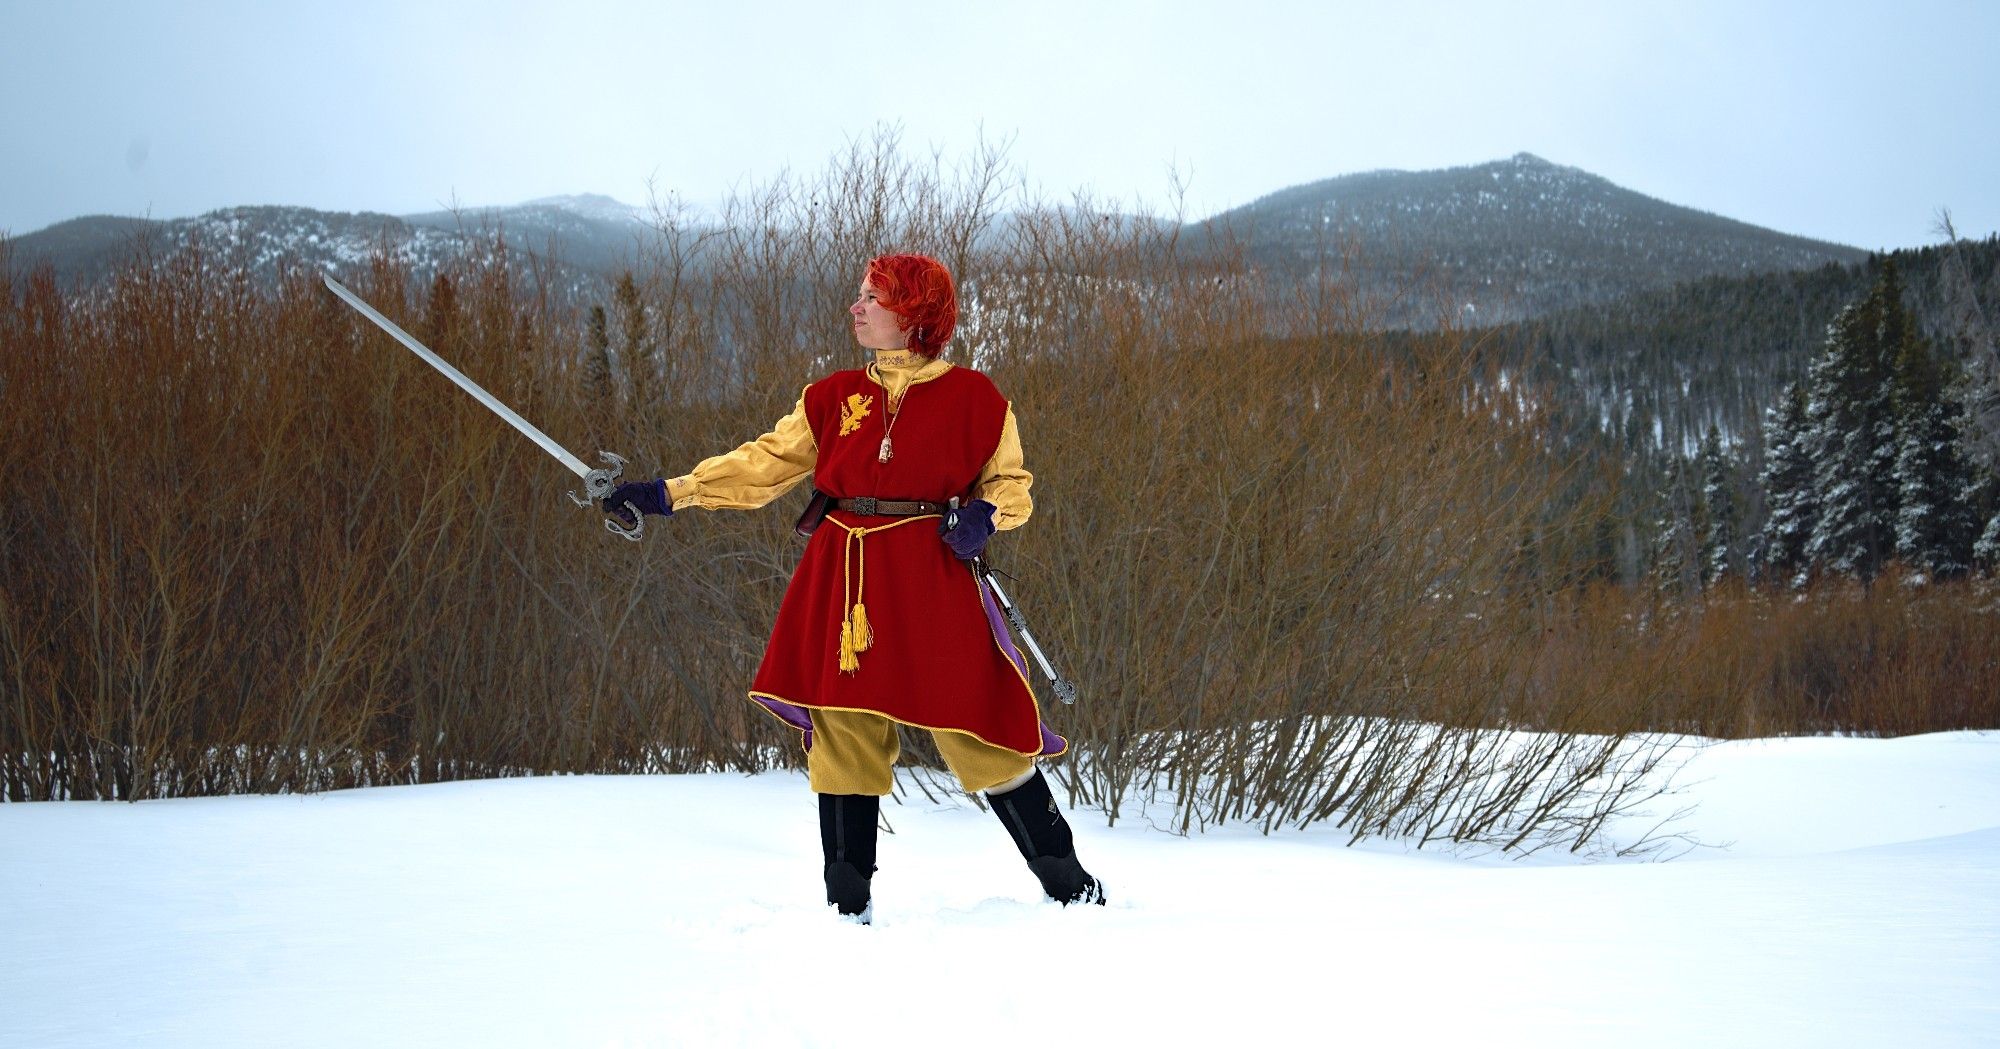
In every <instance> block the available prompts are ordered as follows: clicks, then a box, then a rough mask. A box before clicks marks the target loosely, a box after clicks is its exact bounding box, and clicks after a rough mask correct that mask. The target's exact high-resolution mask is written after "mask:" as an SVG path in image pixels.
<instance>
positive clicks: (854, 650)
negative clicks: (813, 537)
mask: <svg viewBox="0 0 2000 1049" xmlns="http://www.w3.org/2000/svg"><path fill="white" fill-rule="evenodd" d="M939 516H941V515H939V514H922V515H920V516H916V517H905V518H903V519H902V520H900V521H893V522H890V523H889V524H885V525H876V526H875V527H873V528H858V527H855V526H853V525H849V524H844V523H842V522H841V521H839V520H837V519H835V518H832V517H829V518H827V519H826V520H827V522H828V523H829V524H835V525H839V526H840V528H841V530H842V531H844V532H846V533H847V537H846V538H845V539H843V540H841V544H840V607H841V609H842V611H841V617H840V672H841V673H843V674H852V673H854V672H855V671H857V670H860V669H861V653H863V652H866V651H868V649H869V647H870V646H872V645H873V644H874V643H875V632H874V631H873V630H872V629H870V628H869V626H868V606H867V605H864V604H862V603H861V599H862V595H863V593H864V592H865V591H866V589H867V587H868V545H867V542H866V540H867V538H868V537H869V536H870V535H873V534H874V533H876V532H886V531H888V530H889V529H891V528H901V527H903V526H904V525H906V524H909V523H910V522H912V521H930V520H936V519H937V518H938V517H939ZM857 553H858V556H855V555H856V554H857ZM850 561H851V562H852V563H853V565H854V568H853V570H852V571H850V570H849V568H848V565H849V563H850Z"/></svg>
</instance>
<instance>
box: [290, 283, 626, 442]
mask: <svg viewBox="0 0 2000 1049" xmlns="http://www.w3.org/2000/svg"><path fill="white" fill-rule="evenodd" d="M320 279H322V280H324V281H326V286H327V289H328V290H330V291H332V292H333V293H334V294H335V295H338V296H340V297H341V298H342V299H343V300H345V301H346V302H347V304H348V305H349V306H352V307H354V308H355V310H357V311H358V312H360V314H361V315H362V316H363V317H366V318H368V319H369V320H371V321H374V322H375V326H376V327H378V328H381V329H382V330H383V331H386V332H388V333H389V334H390V335H393V336H395V337H396V341H397V342H400V343H402V344H403V345H404V346H407V347H409V349H410V352H411V353H414V354H416V355H417V356H419V357H422V358H423V359H424V361H425V363H427V364H429V365H430V366H431V367H433V368H436V369H437V370H438V371H440V372H443V373H444V377H445V378H447V379H450V380H451V381H452V382H455V383H457V384H458V388H459V389H461V390H464V391H465V392H466V393H469V394H471V395H472V396H474V397H475V398H478V400H479V403H481V404H483V405H485V406H486V407H488V408H490V409H492V410H493V414H495V415H498V416H499V417H500V418H502V419H505V420H507V424H508V425H510V426H512V427H513V428H514V429H516V430H519V431H521V433H522V435H523V436H525V437H527V438H528V439H529V440H531V441H533V442H535V443H536V444H538V445H541V446H542V451H545V452H547V453H549V454H550V455H552V456H555V457H556V460H557V461H558V462H560V463H562V464H563V465H564V466H567V467H569V468H570V470H571V471H572V472H574V473H575V474H576V475H577V476H578V477H581V478H583V479H585V480H589V479H590V467H588V466H585V465H583V460H581V459H578V458H577V457H576V456H574V455H571V454H570V453H569V449H567V448H564V447H563V446H562V445H560V444H557V443H556V442H555V440H554V439H553V438H551V437H550V436H549V435H548V434H545V433H543V432H542V431H541V430H539V429H537V428H536V427H535V424H534V423H531V422H529V421H528V420H526V419H523V418H521V417H520V416H519V415H517V414H515V412H514V409H512V408H509V407H507V406H506V405H504V404H502V403H500V399H499V398H498V397H495V396H493V395H492V394H490V393H487V392H486V388H485V387H483V386H481V385H479V384H478V383H476V382H473V381H472V380H471V379H468V378H466V377H465V373H464V372H461V371H459V370H458V369H457V368H454V367H452V366H451V362H449V361H447V360H445V359H444V358H443V357H440V356H438V355H437V354H435V353H432V352H431V350H430V347H428V346H425V345H424V344H423V343H421V342H418V341H417V340H416V338H415V337H413V336H412V335H411V334H410V333H409V332H406V331H404V330H403V329H402V328H400V327H397V326H396V322H395V321H392V320H390V319H389V318H387V317H384V316H382V315H381V314H380V313H377V312H376V311H375V307H373V306H370V305H368V303H366V302H364V301H362V299H361V296H359V295H356V294H354V293H353V292H351V291H348V290H347V286H346V285H344V284H342V283H340V282H339V281H337V280H334V279H333V278H332V277H331V276H329V275H327V274H324V273H322V274H320Z"/></svg>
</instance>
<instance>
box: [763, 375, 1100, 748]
mask: <svg viewBox="0 0 2000 1049" xmlns="http://www.w3.org/2000/svg"><path fill="white" fill-rule="evenodd" d="M805 405H806V416H807V419H808V421H809V423H810V424H811V427H812V433H813V438H814V442H815V444H816V446H817V449H818V462H817V464H816V466H815V469H814V473H813V483H814V486H815V487H817V488H818V489H819V490H820V491H822V492H825V493H826V494H827V495H829V496H831V497H833V498H836V499H849V498H858V497H863V496H873V497H875V498H877V499H885V500H918V499H922V500H929V501H932V502H938V503H943V502H945V501H946V500H948V499H951V498H952V497H954V496H955V497H957V498H958V499H959V500H960V501H961V502H963V501H965V500H967V499H969V498H970V497H971V495H972V494H973V493H972V489H973V486H974V485H975V484H976V483H977V481H978V480H979V474H980V471H981V469H982V468H984V466H985V465H986V463H987V461H988V460H989V459H991V458H992V457H993V453H994V450H995V449H996V448H997V447H998V446H999V443H1000V432H1001V428H1002V426H1003V425H1004V424H1005V422H1006V418H1007V400H1006V398H1004V397H1002V396H1001V395H1000V391H999V390H998V389H996V388H995V387H994V385H993V381H992V380H991V379H988V378H987V377H986V376H984V375H982V374H980V373H978V372H975V371H972V370H970V369H966V368H952V369H951V370H949V371H947V372H945V373H944V374H942V375H940V376H938V377H937V378H935V379H931V380H929V381H927V382H922V383H912V384H911V385H910V386H909V387H908V388H907V389H906V390H905V391H904V394H903V401H902V404H901V406H900V410H899V412H898V418H897V419H896V425H895V430H894V455H893V456H892V458H891V459H890V460H889V461H888V462H886V463H884V462H880V461H878V453H879V451H880V449H881V446H882V437H883V434H884V432H885V430H886V428H887V426H888V423H889V412H888V393H887V391H885V390H884V389H883V388H882V387H881V386H880V385H878V384H877V383H876V382H875V381H874V380H873V379H870V378H869V377H868V373H867V372H865V371H861V370H854V371H842V372H836V373H834V374H832V375H830V376H827V377H826V378H825V379H822V380H820V381H819V382H816V383H814V384H812V386H810V387H808V388H807V390H806V394H805ZM938 525H939V520H938V518H937V517H935V516H925V517H885V516H869V517H864V516H862V515H860V514H854V513H849V512H847V511H844V510H831V511H828V513H827V515H826V520H825V521H823V522H822V523H821V524H820V526H819V529H818V530H817V531H815V532H814V533H813V536H812V539H811V540H810V541H809V542H808V543H807V544H806V550H805V555H804V557H803V558H802V559H801V560H800V562H799V566H798V569H797V570H796V571H794V572H793V573H792V581H791V585H790V586H788V587H787V588H786V590H785V599H784V602H783V604H781V605H780V606H779V608H778V619H777V623H776V624H775V625H774V626H773V627H772V630H771V642H770V644H769V646H767V647H766V648H765V650H764V662H763V664H762V665H761V666H759V667H758V668H757V676H756V679H755V680H754V682H753V683H752V685H751V688H750V698H751V699H753V700H755V701H756V702H758V703H760V704H761V705H763V706H764V707H765V709H767V710H769V711H770V712H771V713H773V714H776V715H777V716H779V717H780V718H782V719H784V720H785V721H787V722H788V723H790V724H792V725H793V726H794V727H797V728H800V729H802V730H803V731H805V733H806V740H805V743H806V746H807V747H808V748H810V747H811V746H812V737H811V728H810V725H811V722H810V719H809V717H808V716H807V715H806V714H805V709H807V708H817V709H832V710H867V711H873V712H874V713H877V714H881V715H882V716H884V717H887V718H889V719H891V720H893V721H898V722H901V723H903V724H906V725H914V726H917V727H920V728H927V729H932V730H949V731H958V732H965V733H969V734H971V735H972V736H974V737H976V738H978V739H980V740H983V741H984V742H987V743H990V744H993V745H995V746H999V747H1004V748H1006V749H1008V750H1012V751H1016V752H1019V753H1022V754H1030V755H1043V754H1055V753H1060V752H1061V751H1062V750H1063V748H1064V744H1063V741H1062V739H1061V737H1058V736H1056V735H1055V734H1054V733H1052V732H1049V731H1047V730H1046V729H1044V728H1043V727H1042V725H1041V712H1040V708H1039V707H1038V706H1037V704H1036V702H1035V697H1034V693H1033V692H1032V691H1031V690H1030V688H1029V686H1028V680H1027V667H1026V664H1025V663H1024V662H1023V661H1022V660H1021V658H1020V654H1019V653H1018V652H1017V651H1015V650H1014V647H1013V643H1012V639H1011V638H1009V637H1008V636H1007V633H1006V630H1005V627H1004V626H1003V625H1002V620H1001V619H1000V616H999V611H998V609H997V607H995V606H994V603H993V601H992V597H991V595H990V594H988V593H987V592H986V589H985V587H983V586H982V585H981V584H980V583H979V581H978V579H977V578H976V577H975V576H974V575H973V574H972V572H971V570H970V569H969V568H968V567H967V565H966V564H965V562H963V561H960V560H958V559H957V558H956V557H954V556H952V553H951V550H950V548H949V547H947V546H945V544H944V543H943V542H942V541H941V540H940V539H939V537H938ZM857 607H859V608H860V609H861V610H862V611H861V614H860V616H857V615H856V612H855V610H856V608H857ZM863 621H865V628H863V629H861V630H860V631H859V634H860V635H863V636H861V637H859V638H856V636H855V628H856V627H859V626H862V624H863ZM843 627H846V628H847V630H848V631H849V641H850V642H851V643H850V644H849V646H848V648H847V649H846V650H843V639H842V629H843ZM849 653H851V655H850V654H849ZM843 664H845V666H846V669H843Z"/></svg>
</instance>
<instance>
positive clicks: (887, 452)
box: [875, 387, 910, 463]
mask: <svg viewBox="0 0 2000 1049" xmlns="http://www.w3.org/2000/svg"><path fill="white" fill-rule="evenodd" d="M909 393H910V391H909V389H908V388H907V387H905V388H904V390H903V394H904V396H908V395H909ZM900 403H901V399H900V398H898V399H897V403H892V404H891V405H889V425H888V426H886V427H884V428H883V430H882V447H881V449H880V450H879V451H877V452H876V453H875V461H876V462H878V463H886V462H888V461H889V460H890V459H893V458H895V455H896V446H895V445H894V444H893V443H891V442H890V440H889V435H890V434H892V433H895V432H896V420H897V419H899V418H901V417H902V414H903V413H902V411H901V410H900V407H899V406H900Z"/></svg>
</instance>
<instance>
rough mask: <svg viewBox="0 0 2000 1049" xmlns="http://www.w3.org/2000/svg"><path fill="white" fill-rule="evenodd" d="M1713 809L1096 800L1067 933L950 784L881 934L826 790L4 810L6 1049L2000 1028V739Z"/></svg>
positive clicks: (1647, 1039)
mask: <svg viewBox="0 0 2000 1049" xmlns="http://www.w3.org/2000/svg"><path fill="white" fill-rule="evenodd" d="M1676 782H1677V783H1680V784H1682V789H1681V792H1680V793H1678V794H1676V795H1674V796H1672V797H1670V798H1668V799H1665V801H1666V804H1667V806H1668V807H1670V808H1675V809H1678V808H1684V807H1687V806H1692V810H1691V812H1689V814H1688V815H1686V816H1685V817H1684V818H1683V819H1681V820H1679V821H1678V822H1677V823H1675V824H1673V825H1671V826H1670V828H1669V829H1670V830H1673V831H1677V832H1679V833H1681V834H1684V835H1690V836H1692V837H1693V838H1696V839H1699V840H1700V841H1701V842H1702V843H1703V844H1702V845H1701V846H1700V847H1696V848H1692V849H1688V850H1681V851H1680V855H1679V856H1678V858H1675V859H1672V860H1670V861H1667V862H1652V863H1639V862H1623V861H1613V862H1580V861H1574V860H1570V859H1566V858H1564V857H1560V856H1551V855H1549V854H1547V853H1542V854H1537V855H1536V856H1535V857H1534V858H1532V859H1531V860H1528V861H1510V860H1507V859H1504V858H1500V857H1497V856H1492V855H1479V856H1471V855H1462V856H1453V855H1446V854H1438V853H1434V852H1431V851H1429V850H1426V851H1423V852H1415V851H1411V850H1408V849H1407V848H1405V847H1404V846H1403V845H1401V844H1399V843H1397V842H1393V841H1391V842H1368V843H1364V844H1363V845H1361V846H1357V847H1352V848H1349V847H1344V842H1345V840H1346V836H1345V835H1344V834H1343V833H1342V832H1340V831H1338V830H1336V829H1334V828H1331V827H1314V828H1312V829H1309V830H1306V831H1289V832H1283V833H1277V834H1273V835H1271V836H1268V837H1267V836H1261V835H1259V834H1257V833H1256V832H1255V831H1254V830H1253V829H1249V828H1241V827H1225V828H1222V829H1219V830H1212V831H1210V832H1208V833H1206V834H1200V835H1196V836H1193V837H1178V836H1175V835H1172V834H1169V833H1165V832H1163V831H1161V830H1158V829H1155V827H1154V826H1153V825H1152V821H1151V820H1149V819H1148V818H1146V817H1145V816H1144V815H1142V816H1141V817H1140V818H1137V819H1125V820H1121V821H1120V822H1119V823H1118V824H1117V825H1116V826H1115V827H1107V826H1105V825H1104V821H1103V819H1102V818H1101V817H1099V818H1095V819H1093V818H1092V817H1093V814H1092V813H1090V812H1074V813H1072V821H1073V823H1074V824H1075V826H1076V833H1077V837H1078V839H1079V842H1080V846H1081V854H1082V856H1083V858H1084V860H1085V862H1086V863H1087V864H1088V865H1089V867H1090V868H1091V869H1092V871H1093V872H1095V873H1097V874H1098V875H1099V876H1101V877H1103V878H1104V879H1105V881H1106V882H1107V884H1108V885H1109V887H1110V891H1111V894H1112V904H1111V906H1109V907H1105V908H1096V907H1076V908H1068V909H1065V908H1061V907H1058V906H1056V905H1054V904H1050V903H1046V902H1043V901H1040V900H1039V899H1038V896H1039V894H1038V892H1037V891H1036V890H1035V887H1034V883H1033V881H1032V879H1031V877H1030V876H1029V875H1028V873H1027V872H1026V870H1025V869H1024V868H1023V866H1022V864H1021V862H1020V860H1019V858H1018V856H1016V855H1015V854H1014V853H1013V851H1012V846H1011V845H1010V843H1009V842H1008V839H1007V837H1006V835H1005V834H1004V833H1003V832H1002V829H1001V828H1000V827H999V826H998V825H997V823H996V822H995V821H994V820H993V818H992V816H991V815H990V814H988V813H984V812H980V811H977V810H976V809H974V808H973V807H972V806H971V805H970V803H969V802H964V801H957V802H945V803H932V802H928V801H925V800H924V796H923V794H922V793H920V792H916V791H914V790H913V791H910V792H908V794H907V795H906V797H905V799H904V803H903V804H902V805H895V804H891V805H888V806H886V807H885V813H886V816H887V819H888V821H889V823H890V824H891V825H892V826H893V828H894V831H895V833H893V834H884V835H883V837H882V843H881V852H882V859H881V864H882V870H881V873H880V874H878V875H877V876H876V880H875V900H876V912H875V914H876V924H875V925H874V926H872V927H868V928H863V927H859V926H854V925H849V924H845V923H842V922H839V921H837V920H835V919H834V918H833V917H832V916H831V915H830V914H829V913H828V912H826V911H825V910H824V909H823V908H822V907H821V906H819V904H818V900H819V894H820V885H819V862H820V861H819V855H818V842H817V823H816V816H815V808H814V804H813V799H812V795H811V794H810V793H809V792H808V790H807V787H806V785H805V783H804V780H803V778H802V777H801V776H799V775H797V774H792V773H773V774H766V775H761V776H754V777H746V776H739V775H721V774H717V775H701V776H657V777H560V778H543V779H515V780H494V781H483V782H468V783H451V784H439V785H431V786H421V787H396V788H376V789H370V790H357V791H345V792H338V793H331V794H324V795H316V796H304V797H301V796H280V797H238V798H215V799H185V800H171V801H157V802H141V803H138V804H117V803H87V802H79V803H50V804H15V805H0V1045H4V1046H10V1047H11V1046H23V1047H69V1046H125V1045H146V1046H203V1047H213V1046H225V1047H226V1046H268V1045H286V1046H350V1045H444V1046H458V1045H464V1046H604V1045H610V1046H639V1045H676V1046H707V1045H760V1046H768V1045H777V1046H790V1045H823V1046H875V1045H879V1044H881V1043H883V1042H884V1041H886V1040H893V1039H895V1038H896V1037H897V1035H899V1034H900V1035H902V1036H903V1037H910V1038H926V1039H930V1038H935V1039H936V1040H938V1041H940V1042H941V1043H943V1044H949V1045H951V1046H953V1047H954V1049H956V1047H958V1046H1031V1045H1038V1044H1043V1043H1049V1042H1053V1043H1054V1044H1060V1045H1072V1044H1074V1045H1102V1046H1124V1045H1139V1046H1154V1045H1159V1046H1177V1045H1199V1046H1214V1045H1246V1044H1247V1045H1263V1044H1273V1043H1279V1042H1280V1041H1281V1040H1282V1042H1283V1043H1284V1044H1310V1045H1322V1044H1353V1045H1371V1044H1397V1045H1427V1044H1443V1045H1453V1046H1456V1045H1459V1044H1462V1043H1467V1042H1473V1041H1474V1040H1476V1042H1475V1044H1478V1045H1482V1046H1492V1045H1522V1046H1535V1047H1549V1046H1569V1045H1578V1046H1581V1045H1599V1044H1610V1045H1616V1046H1621V1047H1623V1046H1653V1045H1660V1046H1665V1045H1676V1046H1685V1045H1702V1046H1717V1045H1721V1046H1731V1045H1745V1046H1750V1045H1755V1046H1760V1047H1766V1046H1773V1045H1784V1046H1790V1045H1813V1046H1878V1045H1892V1044H1893V1045H1918V1046H1956V1045H1967V1046H1970V1045H1991V1044H1995V1043H1996V1042H2000V733H1950V734H1942V735H1933V736H1921V737H1911V738H1904V739H1894V740H1872V739H1851V738H1811V739H1786V740H1767V741H1748V742H1730V743H1716V744H1713V745H1709V746H1705V747H1701V748H1696V749H1694V750H1693V751H1692V757H1691V758H1690V759H1689V761H1688V763H1687V765H1686V766H1685V767H1684V768H1682V769H1680V770H1679V772H1678V775H1677V776H1676ZM1134 811H1138V810H1137V809H1136V808H1135V809H1134ZM1154 815H1155V818H1157V819H1158V820H1159V822H1161V823H1164V817H1165V813H1164V811H1160V812H1156V813H1155V814H1154ZM1650 826H1651V821H1632V822H1630V823H1629V824H1627V825H1624V826H1620V827H1617V828H1614V831H1613V833H1614V836H1617V835H1623V836H1626V837H1627V838H1630V837H1633V836H1636V835H1638V834H1641V833H1643V832H1644V831H1645V830H1646V828H1648V827H1650Z"/></svg>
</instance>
